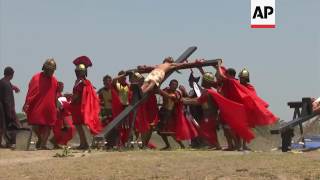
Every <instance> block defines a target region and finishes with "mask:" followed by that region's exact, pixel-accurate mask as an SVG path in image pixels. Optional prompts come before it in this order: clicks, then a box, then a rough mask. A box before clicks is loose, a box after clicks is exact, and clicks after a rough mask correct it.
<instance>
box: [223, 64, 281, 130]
mask: <svg viewBox="0 0 320 180" xmlns="http://www.w3.org/2000/svg"><path fill="white" fill-rule="evenodd" d="M222 70H223V71H225V69H224V68H222ZM226 77H227V78H226V79H225V80H224V81H223V86H222V88H221V91H222V94H223V95H224V96H225V97H227V98H228V99H230V100H232V101H235V102H238V103H240V104H243V105H244V107H245V109H246V112H247V116H248V123H249V126H250V127H255V126H261V125H270V124H273V123H275V122H276V121H277V120H278V118H277V117H276V116H275V115H274V114H272V112H271V111H269V110H268V109H267V107H268V106H269V105H268V104H267V103H266V102H265V101H264V100H262V99H261V98H260V97H258V96H257V94H255V93H253V92H252V91H250V90H249V89H248V88H246V87H245V86H243V85H242V84H240V82H239V81H238V80H236V79H234V78H232V77H229V76H228V75H226Z"/></svg>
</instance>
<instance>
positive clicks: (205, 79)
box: [201, 72, 214, 88]
mask: <svg viewBox="0 0 320 180" xmlns="http://www.w3.org/2000/svg"><path fill="white" fill-rule="evenodd" d="M213 83H214V75H213V74H212V73H211V72H206V73H204V74H203V76H202V82H201V86H202V87H204V88H210V87H211V86H212V84H213Z"/></svg>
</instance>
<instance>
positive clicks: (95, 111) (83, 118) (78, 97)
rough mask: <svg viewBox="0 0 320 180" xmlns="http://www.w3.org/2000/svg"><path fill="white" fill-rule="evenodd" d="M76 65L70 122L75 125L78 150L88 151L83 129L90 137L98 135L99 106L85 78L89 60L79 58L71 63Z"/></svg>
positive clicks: (93, 91)
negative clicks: (78, 141) (88, 131)
mask: <svg viewBox="0 0 320 180" xmlns="http://www.w3.org/2000/svg"><path fill="white" fill-rule="evenodd" d="M73 63H74V64H75V65H76V69H75V74H76V77H77V80H76V81H75V85H74V87H73V95H72V101H71V106H72V112H71V114H72V120H73V123H74V124H75V125H76V128H77V131H78V134H79V138H80V146H79V147H78V149H88V148H89V144H88V142H87V139H86V136H85V132H84V128H89V130H90V132H91V134H92V135H96V134H98V133H99V132H100V131H101V129H102V125H101V122H100V118H99V113H100V105H99V98H98V96H97V94H96V92H95V90H94V87H93V86H92V84H91V82H90V81H89V80H88V79H87V78H86V77H87V68H88V67H90V66H92V63H91V60H90V59H89V58H88V57H87V56H80V57H78V58H77V59H75V60H74V61H73Z"/></svg>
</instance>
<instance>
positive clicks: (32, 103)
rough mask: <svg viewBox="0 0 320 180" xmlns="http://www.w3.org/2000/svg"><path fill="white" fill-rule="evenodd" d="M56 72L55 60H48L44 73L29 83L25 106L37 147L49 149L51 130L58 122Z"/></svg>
mask: <svg viewBox="0 0 320 180" xmlns="http://www.w3.org/2000/svg"><path fill="white" fill-rule="evenodd" d="M55 70H56V63H55V61H54V59H47V60H46V61H45V63H44V64H43V66H42V72H40V73H37V74H36V75H34V76H33V77H32V79H31V81H30V82H29V88H28V93H27V96H26V100H25V103H24V106H23V110H24V112H25V113H26V114H27V119H28V123H29V124H30V125H32V127H33V130H34V132H35V133H36V135H37V137H38V141H37V144H36V147H37V148H38V149H47V147H46V144H47V140H48V137H49V135H50V131H51V128H52V127H53V126H54V125H55V122H56V120H57V107H56V100H57V99H56V98H57V96H56V95H57V89H58V81H57V80H56V78H55V77H54V76H53V73H54V71H55Z"/></svg>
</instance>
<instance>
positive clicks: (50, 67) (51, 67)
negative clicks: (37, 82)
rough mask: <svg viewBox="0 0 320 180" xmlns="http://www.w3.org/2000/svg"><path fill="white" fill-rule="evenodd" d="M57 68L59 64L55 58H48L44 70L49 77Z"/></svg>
mask: <svg viewBox="0 0 320 180" xmlns="http://www.w3.org/2000/svg"><path fill="white" fill-rule="evenodd" d="M56 69H57V64H56V62H55V61H54V59H53V58H49V59H47V60H46V61H45V62H44V63H43V66H42V71H43V73H44V74H45V75H46V76H47V77H51V76H52V75H53V73H54V71H55V70H56Z"/></svg>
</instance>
